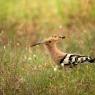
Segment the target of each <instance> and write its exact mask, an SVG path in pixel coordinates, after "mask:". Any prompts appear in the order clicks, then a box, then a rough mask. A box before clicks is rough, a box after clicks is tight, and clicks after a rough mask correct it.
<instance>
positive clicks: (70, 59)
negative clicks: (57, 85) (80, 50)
mask: <svg viewBox="0 0 95 95" xmlns="http://www.w3.org/2000/svg"><path fill="white" fill-rule="evenodd" d="M86 61H88V62H90V63H92V62H94V61H95V58H94V59H92V58H91V57H88V56H81V55H76V54H66V55H65V56H64V57H63V58H62V59H61V60H60V64H64V65H71V64H73V65H76V64H78V63H84V62H86Z"/></svg>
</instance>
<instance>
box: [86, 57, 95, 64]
mask: <svg viewBox="0 0 95 95" xmlns="http://www.w3.org/2000/svg"><path fill="white" fill-rule="evenodd" d="M87 61H88V62H90V63H93V62H95V58H92V57H87Z"/></svg>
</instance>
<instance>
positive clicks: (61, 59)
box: [32, 36, 95, 70]
mask: <svg viewBox="0 0 95 95" xmlns="http://www.w3.org/2000/svg"><path fill="white" fill-rule="evenodd" d="M64 38H65V36H52V37H49V38H48V39H46V40H44V41H42V42H37V43H36V44H33V45H32V46H36V45H40V44H44V45H45V46H46V47H47V49H48V51H49V53H50V55H51V57H52V59H53V60H54V62H55V64H56V68H54V70H56V69H57V68H62V67H64V66H69V67H73V66H75V65H78V63H84V62H89V63H93V62H95V58H92V57H90V56H82V55H78V54H69V53H64V52H62V51H61V50H59V49H58V48H57V45H56V44H57V42H58V41H59V40H62V39H64Z"/></svg>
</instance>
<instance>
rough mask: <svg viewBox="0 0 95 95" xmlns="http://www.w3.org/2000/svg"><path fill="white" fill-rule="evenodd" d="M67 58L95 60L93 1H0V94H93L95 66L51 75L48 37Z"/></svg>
mask: <svg viewBox="0 0 95 95" xmlns="http://www.w3.org/2000/svg"><path fill="white" fill-rule="evenodd" d="M54 34H57V35H59V34H60V35H65V36H66V39H65V40H63V41H61V42H59V44H58V46H59V47H60V49H61V50H63V51H64V52H68V53H78V54H82V55H91V56H95V0H0V95H95V64H84V65H79V67H78V68H74V69H68V70H67V71H65V70H61V71H60V70H58V71H57V72H54V71H53V68H54V64H53V63H54V62H53V61H52V59H51V58H50V55H49V54H48V53H47V50H45V49H44V47H43V46H37V47H33V48H31V47H30V45H31V44H33V43H35V42H37V41H38V40H42V39H45V38H47V37H49V36H51V35H54Z"/></svg>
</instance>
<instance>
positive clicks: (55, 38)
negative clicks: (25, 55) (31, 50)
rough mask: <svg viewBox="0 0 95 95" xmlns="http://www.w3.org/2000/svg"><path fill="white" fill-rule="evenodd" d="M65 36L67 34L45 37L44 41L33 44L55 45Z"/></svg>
mask: <svg viewBox="0 0 95 95" xmlns="http://www.w3.org/2000/svg"><path fill="white" fill-rule="evenodd" d="M64 38H65V36H61V35H59V36H58V35H53V36H51V37H49V38H47V39H45V40H44V41H39V42H37V43H35V44H33V45H32V46H36V45H40V44H45V45H53V44H55V43H57V42H58V41H59V40H62V39H64Z"/></svg>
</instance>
